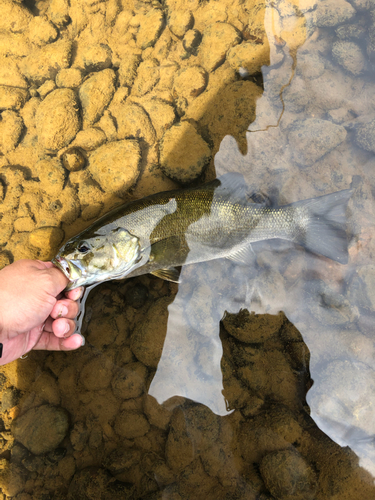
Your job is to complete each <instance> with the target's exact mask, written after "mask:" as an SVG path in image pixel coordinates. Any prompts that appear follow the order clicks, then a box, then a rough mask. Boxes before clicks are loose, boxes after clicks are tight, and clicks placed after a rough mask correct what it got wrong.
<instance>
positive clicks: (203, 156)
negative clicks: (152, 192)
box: [160, 122, 211, 184]
mask: <svg viewBox="0 0 375 500" xmlns="http://www.w3.org/2000/svg"><path fill="white" fill-rule="evenodd" d="M210 159H211V149H210V147H209V146H208V144H207V143H206V141H204V140H203V139H202V137H201V136H200V135H199V134H198V132H197V131H196V129H195V128H194V127H193V125H191V124H190V123H189V122H180V123H179V124H177V125H174V126H172V127H171V128H170V129H169V130H167V132H166V133H165V134H164V136H163V138H162V140H161V142H160V167H161V169H162V171H163V172H164V173H165V175H166V176H167V177H169V178H170V179H173V180H175V181H177V182H180V183H181V184H188V183H190V182H192V181H193V180H195V179H197V178H198V177H199V176H200V175H201V174H202V173H203V170H204V168H205V167H206V165H207V164H208V162H209V161H210Z"/></svg>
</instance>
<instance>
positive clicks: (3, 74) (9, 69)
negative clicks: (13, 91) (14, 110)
mask: <svg viewBox="0 0 375 500" xmlns="http://www.w3.org/2000/svg"><path fill="white" fill-rule="evenodd" d="M0 85H5V86H7V87H18V88H19V89H26V90H27V87H28V85H27V82H26V80H25V78H24V77H23V76H22V75H21V72H20V70H19V69H18V65H17V62H16V61H15V60H14V59H13V58H11V57H0Z"/></svg>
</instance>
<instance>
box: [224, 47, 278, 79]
mask: <svg viewBox="0 0 375 500" xmlns="http://www.w3.org/2000/svg"><path fill="white" fill-rule="evenodd" d="M227 59H228V62H229V64H230V65H231V66H232V68H234V69H235V70H236V71H238V70H239V68H244V69H246V70H247V71H248V73H249V75H254V74H256V73H260V72H261V68H262V66H264V65H266V66H268V65H269V64H270V47H269V44H268V43H266V44H262V43H254V42H243V43H241V44H240V45H236V46H235V47H232V48H231V49H230V50H229V51H228V54H227Z"/></svg>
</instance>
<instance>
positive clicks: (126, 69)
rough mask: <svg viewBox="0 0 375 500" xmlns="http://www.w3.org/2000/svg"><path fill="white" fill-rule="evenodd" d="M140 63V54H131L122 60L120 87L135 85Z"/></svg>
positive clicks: (119, 73)
mask: <svg viewBox="0 0 375 500" xmlns="http://www.w3.org/2000/svg"><path fill="white" fill-rule="evenodd" d="M140 61H141V58H140V56H139V55H138V54H129V55H128V57H126V58H124V59H122V60H121V64H120V67H119V70H118V75H119V81H120V85H122V86H125V87H130V86H131V85H133V82H134V80H135V77H136V76H137V68H138V65H139V63H140Z"/></svg>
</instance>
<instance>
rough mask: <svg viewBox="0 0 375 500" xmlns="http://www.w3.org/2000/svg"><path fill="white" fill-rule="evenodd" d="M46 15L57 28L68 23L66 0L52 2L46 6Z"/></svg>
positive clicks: (67, 4)
mask: <svg viewBox="0 0 375 500" xmlns="http://www.w3.org/2000/svg"><path fill="white" fill-rule="evenodd" d="M47 15H48V17H49V18H50V20H51V21H52V22H53V24H55V25H56V26H57V27H59V28H60V27H63V26H65V25H66V24H68V23H69V21H70V17H69V3H68V0H52V1H51V2H50V3H49V5H48V10H47Z"/></svg>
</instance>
